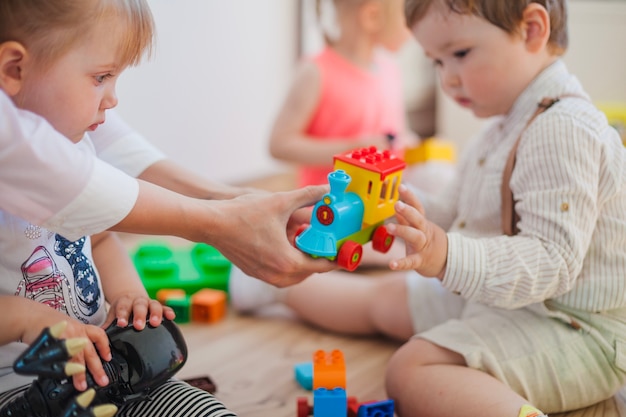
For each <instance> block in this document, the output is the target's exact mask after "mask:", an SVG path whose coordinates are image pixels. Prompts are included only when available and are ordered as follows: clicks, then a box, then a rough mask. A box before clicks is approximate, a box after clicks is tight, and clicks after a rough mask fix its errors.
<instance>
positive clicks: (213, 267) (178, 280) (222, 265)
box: [133, 242, 231, 298]
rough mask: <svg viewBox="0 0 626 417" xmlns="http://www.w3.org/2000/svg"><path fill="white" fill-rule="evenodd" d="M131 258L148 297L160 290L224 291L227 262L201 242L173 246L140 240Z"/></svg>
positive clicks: (154, 295) (188, 292) (226, 287)
mask: <svg viewBox="0 0 626 417" xmlns="http://www.w3.org/2000/svg"><path fill="white" fill-rule="evenodd" d="M133 261H134V263H135V268H136V269H137V272H138V273H139V276H140V277H141V281H142V282H143V285H144V287H145V288H146V291H148V295H149V296H150V297H151V298H155V297H156V292H157V291H158V290H160V289H182V290H183V291H185V293H186V294H188V295H191V294H194V293H196V292H198V291H199V290H201V289H204V288H213V289H217V290H222V291H228V277H229V275H230V268H231V263H230V261H228V259H226V258H225V257H224V256H223V255H222V254H221V253H219V252H218V250H217V249H215V248H213V247H212V246H209V245H206V244H204V243H198V244H195V245H193V246H192V247H191V248H189V247H187V248H175V249H172V248H170V246H169V245H167V244H165V243H161V242H152V243H144V244H142V245H140V246H139V247H138V249H137V250H136V251H135V253H134V255H133Z"/></svg>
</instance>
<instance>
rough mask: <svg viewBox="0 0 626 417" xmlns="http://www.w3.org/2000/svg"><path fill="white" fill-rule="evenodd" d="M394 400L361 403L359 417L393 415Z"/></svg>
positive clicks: (385, 416)
mask: <svg viewBox="0 0 626 417" xmlns="http://www.w3.org/2000/svg"><path fill="white" fill-rule="evenodd" d="M393 413H394V403H393V400H391V399H390V400H383V401H372V402H368V403H364V404H361V406H360V407H359V413H358V414H357V417H393Z"/></svg>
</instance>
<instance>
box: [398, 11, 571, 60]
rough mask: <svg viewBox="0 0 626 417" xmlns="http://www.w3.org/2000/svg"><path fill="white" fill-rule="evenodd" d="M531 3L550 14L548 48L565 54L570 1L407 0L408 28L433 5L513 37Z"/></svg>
mask: <svg viewBox="0 0 626 417" xmlns="http://www.w3.org/2000/svg"><path fill="white" fill-rule="evenodd" d="M531 3H537V4H540V5H541V6H543V7H544V8H545V9H546V10H547V11H548V14H549V15H550V38H549V40H548V45H549V47H550V48H551V51H552V52H553V53H554V54H556V55H562V54H564V53H565V51H566V50H567V46H568V43H569V38H568V33H567V5H566V0H406V5H405V13H406V20H407V25H408V26H409V27H413V25H415V23H417V22H419V21H420V20H421V19H422V18H423V17H424V16H425V15H426V13H427V12H428V10H429V9H430V7H431V6H439V7H445V8H447V9H448V10H449V11H451V12H453V13H458V14H471V15H474V16H478V17H481V18H483V19H485V20H487V21H488V22H490V23H491V24H493V25H495V26H497V27H499V28H500V29H502V30H504V31H505V32H507V33H509V34H514V33H516V32H517V28H518V25H519V23H520V22H521V21H522V17H523V13H524V10H525V9H526V7H527V6H528V5H529V4H531Z"/></svg>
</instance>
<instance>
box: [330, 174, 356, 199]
mask: <svg viewBox="0 0 626 417" xmlns="http://www.w3.org/2000/svg"><path fill="white" fill-rule="evenodd" d="M351 180H352V178H350V175H348V174H346V171H344V170H342V169H338V170H335V171H333V172H331V173H330V174H328V183H329V184H330V195H332V196H334V197H335V199H336V201H342V200H343V197H344V195H345V192H346V188H347V187H348V184H350V181H351Z"/></svg>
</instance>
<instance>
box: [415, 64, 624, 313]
mask: <svg viewBox="0 0 626 417" xmlns="http://www.w3.org/2000/svg"><path fill="white" fill-rule="evenodd" d="M564 94H575V95H578V96H586V94H585V93H584V91H583V89H582V87H581V86H580V84H579V82H578V81H577V79H576V78H575V77H573V76H572V75H570V74H569V73H568V71H567V69H566V67H565V65H564V64H563V62H561V61H557V62H556V63H554V64H553V65H551V66H550V67H548V68H547V69H546V70H545V71H543V72H542V73H541V74H540V75H539V76H538V77H537V78H536V79H535V80H534V81H533V82H532V83H531V85H530V86H529V87H528V88H527V89H526V90H525V91H524V92H523V93H522V94H521V95H520V96H519V97H518V99H517V101H516V102H515V104H514V106H513V108H512V109H511V111H510V113H509V114H508V115H506V116H504V117H501V118H498V119H496V120H494V123H493V124H491V125H490V126H489V127H487V128H486V129H485V131H484V132H482V133H481V134H479V135H478V137H477V138H476V140H475V141H474V142H473V144H472V146H470V147H469V149H468V151H467V152H466V154H465V155H464V158H463V160H462V161H461V162H460V166H459V174H460V175H458V178H457V180H456V182H455V183H454V184H453V185H452V186H451V187H449V188H448V189H447V190H446V192H445V193H444V195H442V196H440V198H438V200H437V201H430V202H428V201H425V208H426V215H427V216H428V217H429V218H430V219H431V220H433V221H435V222H436V223H437V224H439V225H441V226H443V227H444V228H445V229H447V230H448V258H447V269H446V273H445V276H444V279H443V281H442V282H443V285H444V286H445V287H447V288H448V289H450V290H451V291H454V292H457V293H459V294H461V295H462V296H463V297H464V298H466V299H470V300H473V301H477V302H481V303H483V304H487V305H491V306H496V307H502V308H518V307H522V306H527V305H531V304H534V303H541V302H543V301H545V300H548V299H553V300H555V301H556V302H558V303H561V304H562V305H565V306H568V307H570V308H574V309H579V310H584V311H592V312H597V311H602V310H609V309H615V308H620V307H625V306H626V276H625V275H624V271H626V151H625V149H624V147H623V145H622V143H621V140H620V137H619V135H618V133H617V131H616V130H615V129H613V128H612V127H610V126H609V125H608V123H607V120H606V118H605V117H604V115H603V114H602V113H601V112H600V111H599V110H597V109H596V108H595V107H594V106H593V105H592V103H591V100H590V99H581V98H563V99H562V100H561V101H560V102H558V103H556V104H555V105H554V106H553V107H552V108H550V109H548V110H546V111H545V112H544V113H543V114H541V115H539V116H538V117H537V118H536V119H535V120H534V121H533V122H532V123H531V124H530V125H529V127H528V128H527V129H526V130H525V131H524V133H523V137H522V140H521V142H520V145H519V148H518V151H517V162H516V165H515V169H514V171H513V175H512V178H511V182H510V185H511V190H512V192H513V195H514V199H515V200H516V201H517V203H516V210H517V213H518V214H519V215H520V218H521V220H520V222H519V223H518V227H519V229H520V233H519V234H518V235H517V236H514V237H509V236H504V235H503V234H502V229H501V195H500V186H501V182H502V174H503V170H504V166H505V163H506V160H507V157H508V154H509V151H510V150H511V148H512V146H513V144H514V142H515V141H516V139H517V138H518V136H519V135H520V133H521V132H522V131H523V130H524V128H525V127H526V123H527V121H528V120H529V119H530V117H531V115H532V114H533V112H534V111H535V108H536V105H537V103H538V102H539V101H541V99H542V98H543V97H558V96H562V95H564Z"/></svg>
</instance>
